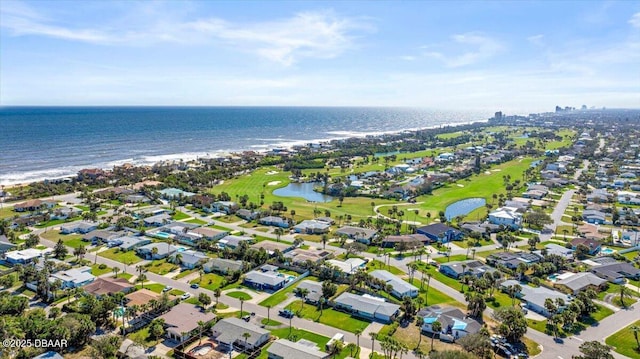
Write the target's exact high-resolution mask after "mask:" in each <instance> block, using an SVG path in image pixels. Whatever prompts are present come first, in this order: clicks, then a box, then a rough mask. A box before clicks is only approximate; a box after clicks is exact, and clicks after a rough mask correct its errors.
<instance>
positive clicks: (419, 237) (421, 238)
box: [382, 234, 431, 248]
mask: <svg viewBox="0 0 640 359" xmlns="http://www.w3.org/2000/svg"><path fill="white" fill-rule="evenodd" d="M430 242H431V240H430V239H429V237H427V236H425V235H423V234H404V235H398V236H386V237H384V238H383V239H382V247H384V248H394V247H395V246H396V245H397V244H398V243H407V244H409V245H412V244H418V243H420V244H422V245H427V244H429V243H430Z"/></svg>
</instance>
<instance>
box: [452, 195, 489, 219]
mask: <svg viewBox="0 0 640 359" xmlns="http://www.w3.org/2000/svg"><path fill="white" fill-rule="evenodd" d="M486 203H487V201H486V200H485V199H484V198H467V199H463V200H461V201H458V202H455V203H452V204H450V205H449V206H447V209H446V210H445V211H444V216H445V217H446V218H447V219H448V220H451V219H453V218H455V217H457V216H466V215H467V214H469V213H471V211H473V210H474V209H476V208H480V207H482V206H484V205H485V204H486Z"/></svg>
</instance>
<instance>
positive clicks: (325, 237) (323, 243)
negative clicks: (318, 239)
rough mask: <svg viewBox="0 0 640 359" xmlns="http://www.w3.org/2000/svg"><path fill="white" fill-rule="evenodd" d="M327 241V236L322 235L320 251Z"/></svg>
mask: <svg viewBox="0 0 640 359" xmlns="http://www.w3.org/2000/svg"><path fill="white" fill-rule="evenodd" d="M328 239H329V236H327V234H326V233H325V234H323V235H322V249H325V246H326V245H327V240H328Z"/></svg>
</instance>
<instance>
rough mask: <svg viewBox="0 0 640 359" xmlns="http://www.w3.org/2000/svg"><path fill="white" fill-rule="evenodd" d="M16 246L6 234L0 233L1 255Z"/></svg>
mask: <svg viewBox="0 0 640 359" xmlns="http://www.w3.org/2000/svg"><path fill="white" fill-rule="evenodd" d="M15 247H16V245H15V244H13V243H11V242H9V239H8V238H7V236H5V235H4V234H2V235H0V255H1V254H3V253H6V252H8V251H10V250H12V249H14V248H15Z"/></svg>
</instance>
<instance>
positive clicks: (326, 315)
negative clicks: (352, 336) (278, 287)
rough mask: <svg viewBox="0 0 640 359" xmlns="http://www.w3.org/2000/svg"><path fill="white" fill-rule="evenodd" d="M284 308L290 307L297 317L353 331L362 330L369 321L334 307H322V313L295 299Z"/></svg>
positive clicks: (314, 307)
mask: <svg viewBox="0 0 640 359" xmlns="http://www.w3.org/2000/svg"><path fill="white" fill-rule="evenodd" d="M286 309H291V310H292V311H294V312H295V313H296V314H297V315H298V316H299V317H301V318H305V319H309V320H313V321H314V322H320V323H322V324H326V325H330V326H332V327H334V328H340V329H343V330H346V331H348V332H351V333H354V332H356V331H357V330H364V329H365V328H366V327H367V326H368V325H369V324H371V322H369V321H366V320H362V319H359V318H355V317H352V316H351V315H349V314H347V313H343V312H339V311H337V310H334V309H324V310H323V311H322V313H320V310H318V308H317V307H316V306H314V305H309V304H307V305H305V306H304V307H302V301H301V300H296V301H294V302H293V303H291V304H289V305H288V306H287V307H286Z"/></svg>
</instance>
